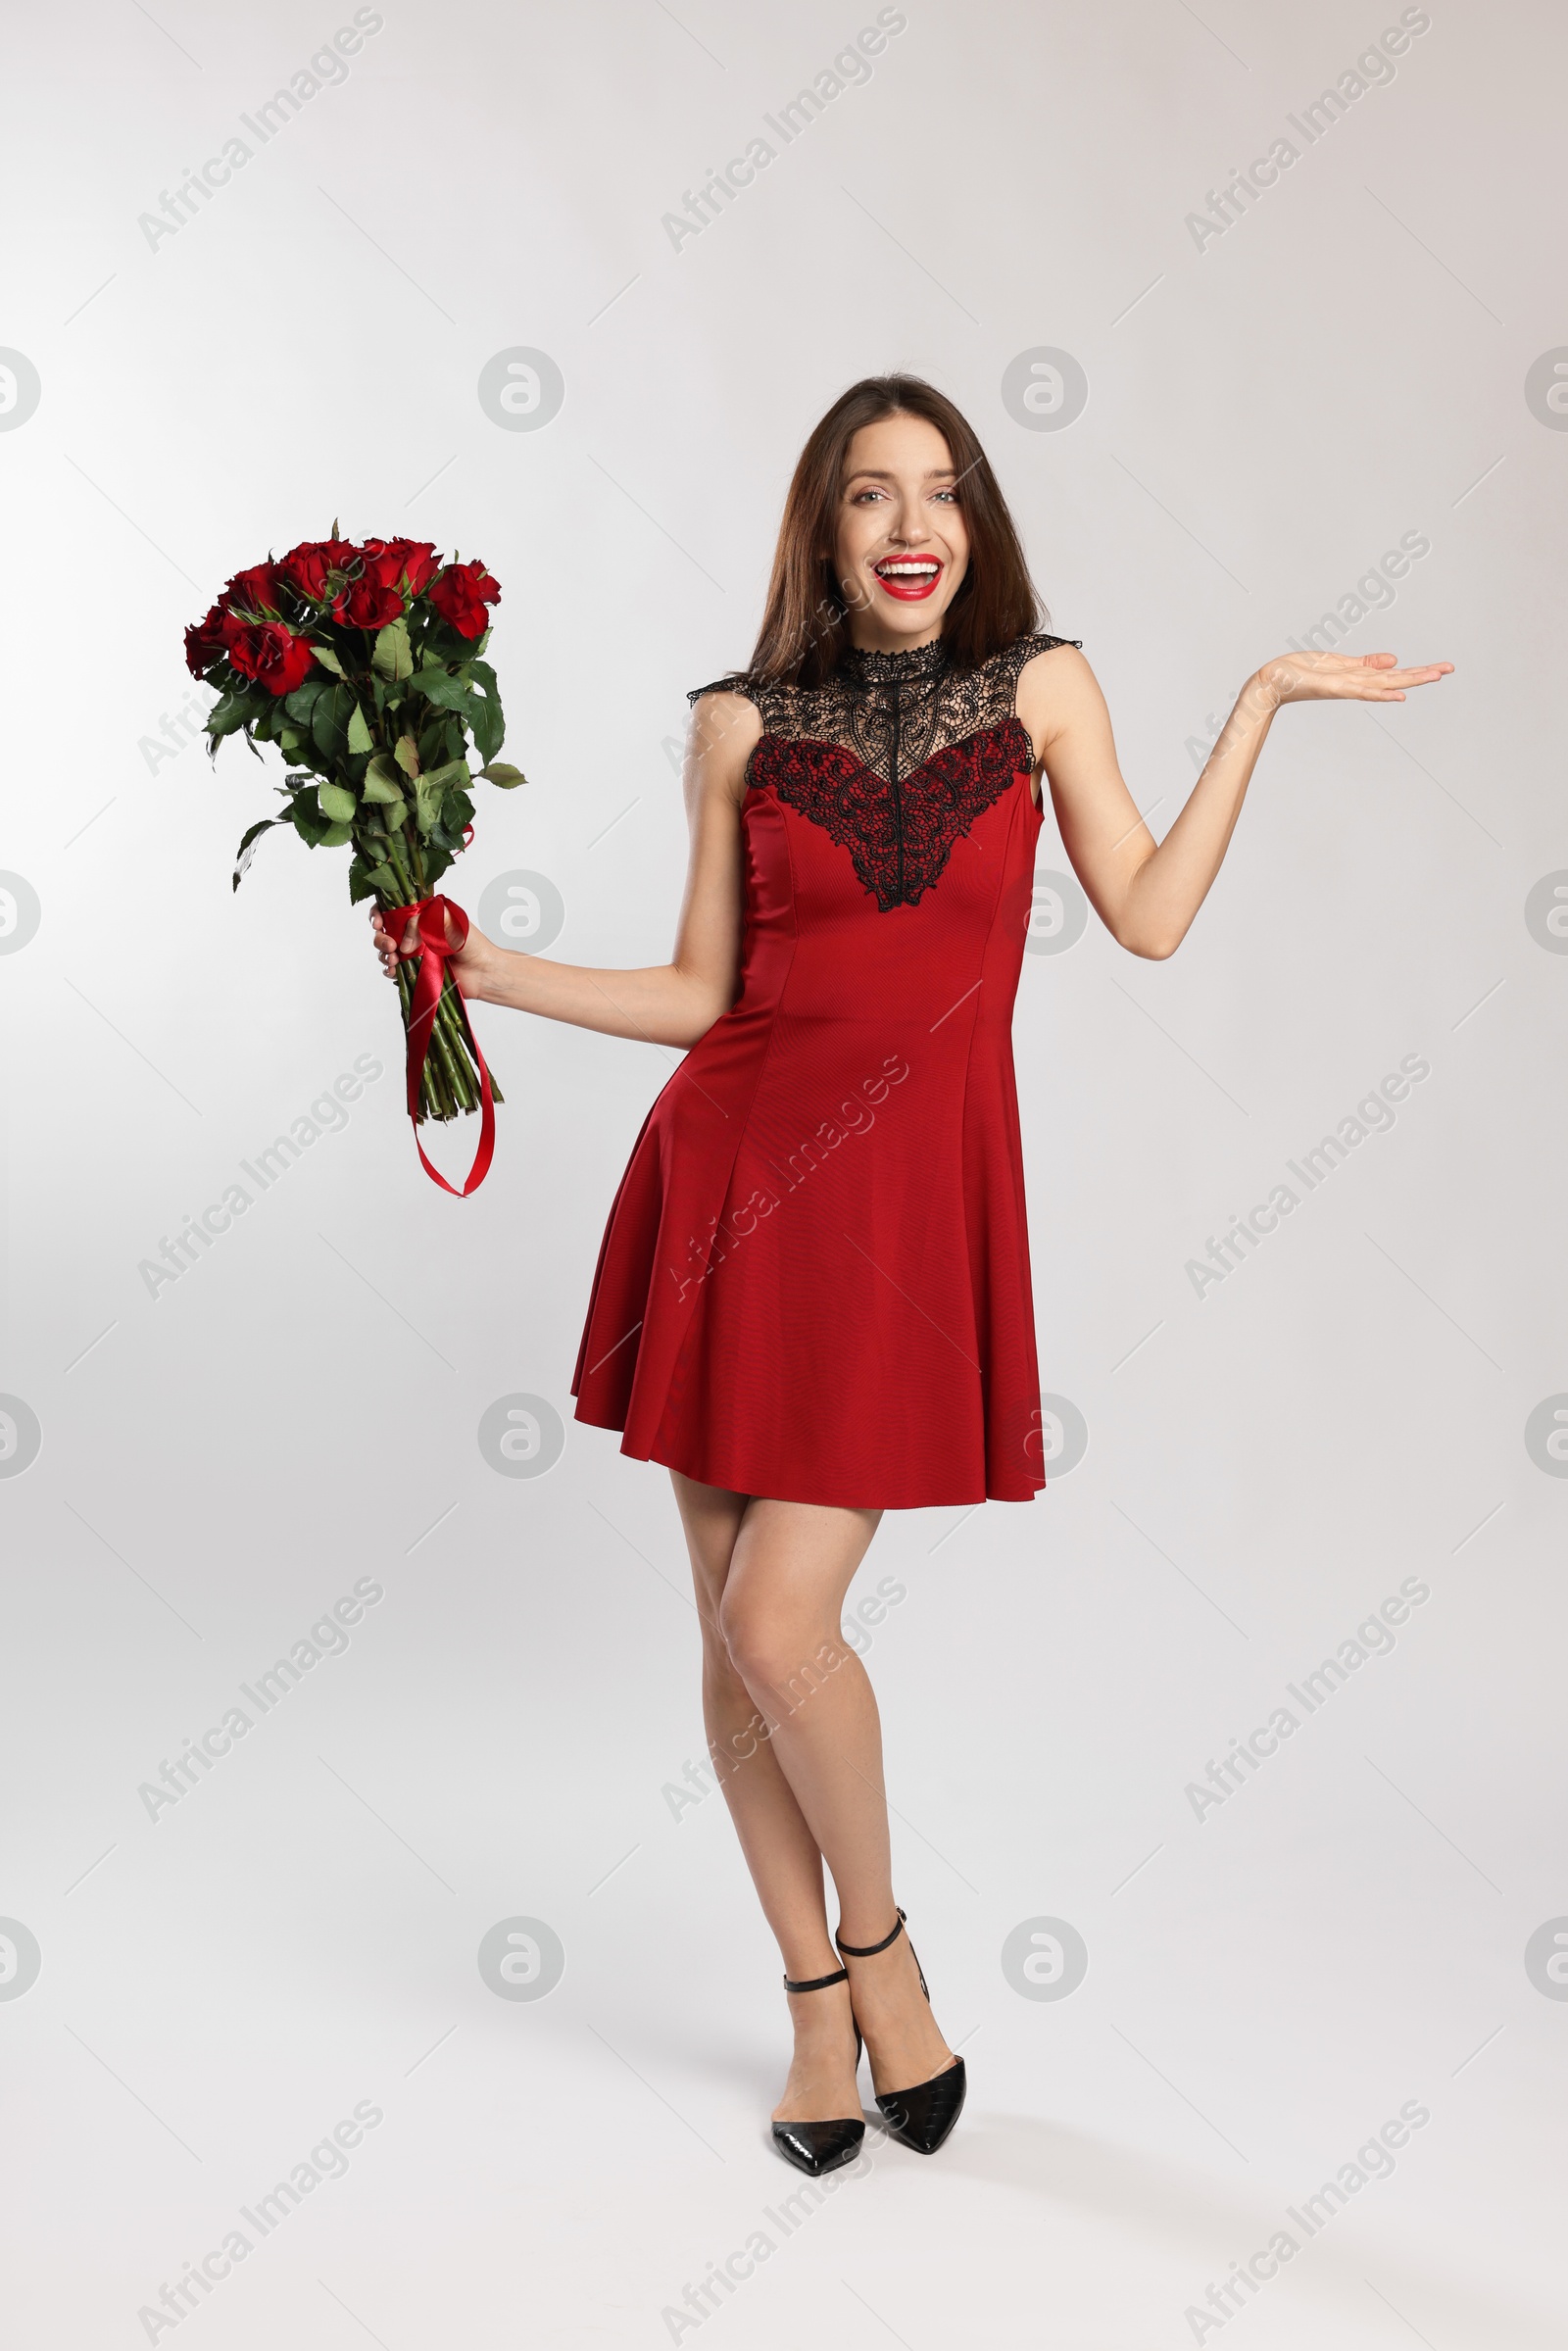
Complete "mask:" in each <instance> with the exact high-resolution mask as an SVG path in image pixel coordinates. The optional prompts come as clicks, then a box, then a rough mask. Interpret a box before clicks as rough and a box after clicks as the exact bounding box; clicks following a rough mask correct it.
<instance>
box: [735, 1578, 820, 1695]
mask: <svg viewBox="0 0 1568 2351" xmlns="http://www.w3.org/2000/svg"><path fill="white" fill-rule="evenodd" d="M719 1630H720V1633H721V1635H722V1637H723V1641H724V1645H725V1648H726V1650H727V1652H728V1655H729V1660H730V1663H731V1665H732V1666H733V1667H734V1669H735V1671H736V1672H737V1673H738V1674H739V1675H740V1677H741V1680H742V1681H743V1682H744V1683H745V1684H746V1685H747V1688H748V1689H750V1690H778V1691H784V1692H786V1693H788V1692H799V1693H800V1694H803V1695H804V1694H807V1693H808V1692H809V1690H811V1689H813V1688H814V1687H815V1686H816V1685H817V1683H819V1682H820V1681H821V1680H822V1679H823V1678H824V1677H825V1676H826V1675H827V1674H830V1673H831V1672H832V1670H833V1667H834V1665H835V1664H836V1663H837V1662H838V1661H839V1652H840V1651H841V1650H842V1649H843V1646H844V1644H843V1642H842V1641H832V1640H831V1639H824V1637H823V1635H822V1632H821V1629H820V1627H818V1626H816V1625H815V1624H806V1623H804V1622H803V1621H802V1620H801V1618H800V1617H799V1615H798V1614H797V1613H796V1612H795V1611H794V1610H790V1609H780V1608H779V1607H777V1605H776V1604H775V1605H771V1606H770V1605H769V1604H767V1603H766V1602H765V1601H761V1602H760V1601H758V1600H756V1599H754V1598H749V1597H746V1596H744V1595H743V1594H741V1593H730V1592H726V1593H725V1595H724V1599H723V1601H722V1603H721V1604H720V1608H719Z"/></svg>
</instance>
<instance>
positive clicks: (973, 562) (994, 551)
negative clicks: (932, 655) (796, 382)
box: [748, 375, 1041, 686]
mask: <svg viewBox="0 0 1568 2351" xmlns="http://www.w3.org/2000/svg"><path fill="white" fill-rule="evenodd" d="M884 416H922V417H924V419H925V421H926V423H928V424H934V425H935V426H936V429H937V431H938V432H939V433H940V434H941V435H942V437H943V439H944V440H945V441H946V442H947V445H948V450H949V454H950V455H951V457H952V459H953V468H954V472H955V474H956V477H957V479H958V481H959V482H960V483H961V484H962V500H963V516H964V522H965V524H966V526H967V529H968V534H969V563H968V567H967V569H966V570H965V572H964V575H963V578H962V580H961V582H960V583H959V587H958V592H957V594H956V596H955V598H954V600H953V602H952V604H951V605H950V606H949V608H948V611H947V612H946V614H945V616H944V619H943V624H942V637H943V642H944V644H945V645H946V646H947V648H948V650H949V653H950V654H951V656H952V658H953V660H954V661H955V663H956V665H957V666H958V667H959V668H960V669H971V668H974V667H975V666H976V665H977V664H978V663H979V662H981V661H985V660H986V659H987V658H988V657H989V656H990V655H991V654H994V653H1000V652H1001V651H1002V649H1003V647H1004V646H1005V645H1011V644H1013V643H1014V642H1015V640H1016V639H1017V638H1019V637H1022V636H1026V635H1027V634H1028V632H1029V631H1030V630H1031V629H1032V628H1034V627H1035V625H1036V623H1037V621H1038V620H1039V618H1040V612H1041V606H1040V599H1039V597H1038V595H1037V594H1036V592H1035V588H1034V584H1033V582H1032V581H1031V579H1030V577H1029V567H1028V565H1027V564H1026V563H1025V562H1024V555H1023V549H1022V547H1021V546H1020V545H1019V543H1018V533H1017V530H1016V529H1015V527H1014V525H1013V519H1012V516H1011V514H1009V513H1008V512H1007V502H1006V500H1005V498H1004V497H1003V495H1002V492H1001V489H1000V488H999V487H998V484H997V477H996V475H995V474H994V473H993V472H992V470H991V466H990V463H989V461H988V460H987V457H986V453H985V451H984V450H983V449H982V448H981V446H980V443H979V440H978V439H977V437H976V435H975V432H974V428H973V426H972V425H971V424H970V423H969V421H968V418H967V417H966V416H963V415H962V413H961V412H960V411H959V410H958V409H956V408H955V406H954V404H953V402H952V401H951V400H950V399H949V398H948V397H947V395H946V393H944V392H939V391H938V390H937V389H936V387H935V385H934V384H928V383H925V382H923V381H922V379H921V378H920V377H919V376H918V375H867V376H864V377H862V378H861V380H860V382H858V383H856V384H851V386H850V388H849V390H848V391H847V392H842V393H841V394H840V395H839V397H838V399H837V400H835V401H834V403H833V406H832V407H831V408H830V409H829V410H828V412H827V415H826V416H824V417H823V418H822V420H821V422H820V423H819V424H818V425H817V426H816V427H815V429H814V430H813V432H812V433H811V436H810V438H809V440H808V442H807V444H806V447H805V448H804V449H803V450H802V452H801V456H800V462H799V464H798V465H796V468H795V476H794V479H793V480H792V481H791V483H790V487H789V495H788V497H787V498H786V499H785V501H784V518H783V521H782V522H781V523H780V525H779V534H778V546H777V548H776V549H775V551H774V555H773V574H772V577H771V579H770V580H769V582H768V589H767V604H766V607H765V609H764V611H763V613H762V625H761V629H760V632H759V635H758V639H757V648H756V651H755V652H754V653H753V655H752V661H751V668H750V670H749V672H748V674H749V675H750V676H752V677H754V678H757V679H759V680H765V681H766V682H767V683H768V684H770V685H800V686H814V685H818V684H820V683H821V681H822V679H823V678H825V677H828V676H830V675H831V674H832V672H833V670H834V669H835V668H836V667H837V666H838V664H839V662H840V661H841V660H842V659H843V657H844V655H845V653H846V652H847V650H848V648H849V645H850V626H849V612H848V608H847V606H846V603H845V599H844V593H843V590H842V588H841V586H840V584H839V581H838V580H837V578H836V577H835V576H834V564H833V553H834V546H835V542H836V538H837V528H838V505H839V497H840V494H841V492H842V490H843V486H844V469H845V465H846V462H847V460H848V457H849V450H850V443H851V442H852V441H853V440H854V438H855V436H856V434H857V433H858V432H859V431H860V429H861V427H862V426H864V425H867V424H879V423H880V422H881V421H882V419H883V417H884Z"/></svg>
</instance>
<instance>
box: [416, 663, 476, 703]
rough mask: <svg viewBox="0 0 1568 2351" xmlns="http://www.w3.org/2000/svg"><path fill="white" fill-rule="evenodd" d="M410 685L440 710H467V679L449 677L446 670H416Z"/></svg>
mask: <svg viewBox="0 0 1568 2351" xmlns="http://www.w3.org/2000/svg"><path fill="white" fill-rule="evenodd" d="M409 682H410V684H411V686H412V687H413V689H414V691H415V692H416V693H417V694H422V695H423V696H424V699H425V701H426V702H433V703H434V704H435V707H436V709H437V710H465V711H466V709H467V707H468V683H467V680H466V678H462V677H448V675H447V673H446V671H445V670H444V669H417V670H416V671H415V672H414V675H413V677H412V678H411V679H410V681H409Z"/></svg>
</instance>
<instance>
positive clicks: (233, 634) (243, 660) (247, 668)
mask: <svg viewBox="0 0 1568 2351" xmlns="http://www.w3.org/2000/svg"><path fill="white" fill-rule="evenodd" d="M223 651H224V653H225V654H226V655H227V657H228V661H229V666H230V667H231V668H233V669H237V670H238V671H239V673H240V675H241V677H253V678H255V680H256V682H257V684H258V685H262V686H265V687H266V688H267V691H268V692H269V694H292V693H293V691H294V689H295V687H296V686H301V685H303V684H304V683H305V680H306V679H307V678H308V677H309V676H310V674H311V671H312V669H313V668H314V667H315V659H314V657H313V655H312V652H311V646H310V640H309V639H308V638H306V637H297V636H295V634H294V632H293V630H292V629H290V628H285V627H284V626H283V623H282V622H281V621H280V620H259V621H249V620H236V619H235V617H234V615H233V614H232V613H231V612H230V613H226V614H225V615H224V618H223Z"/></svg>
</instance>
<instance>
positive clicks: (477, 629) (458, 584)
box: [430, 563, 501, 637]
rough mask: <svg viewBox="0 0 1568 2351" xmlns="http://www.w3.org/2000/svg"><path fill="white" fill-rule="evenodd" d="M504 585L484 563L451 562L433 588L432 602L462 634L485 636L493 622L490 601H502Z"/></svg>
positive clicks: (444, 618)
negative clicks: (487, 609) (487, 610)
mask: <svg viewBox="0 0 1568 2351" xmlns="http://www.w3.org/2000/svg"><path fill="white" fill-rule="evenodd" d="M500 601H501V588H500V584H499V582H498V581H496V580H493V579H492V578H491V577H490V574H489V572H488V571H487V570H486V569H485V567H484V565H483V563H449V564H448V565H447V567H446V569H445V570H444V571H443V572H442V574H441V576H440V578H439V579H438V580H436V581H435V582H434V584H433V585H432V587H431V589H430V602H431V603H432V604H433V605H434V606H435V609H436V611H437V612H439V613H440V615H441V617H442V619H443V620H450V621H451V623H452V625H453V627H454V628H455V629H456V630H457V632H458V634H459V636H460V637H482V636H483V634H484V632H485V630H486V629H487V628H488V627H489V625H490V615H489V613H488V612H486V611H485V609H484V608H485V606H486V605H487V604H499V603H500Z"/></svg>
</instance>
